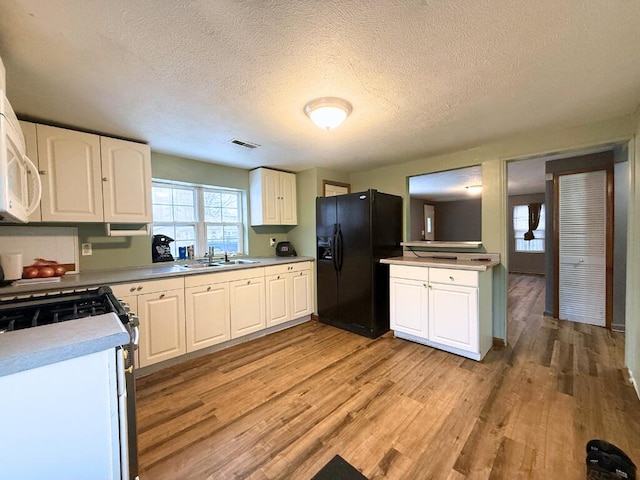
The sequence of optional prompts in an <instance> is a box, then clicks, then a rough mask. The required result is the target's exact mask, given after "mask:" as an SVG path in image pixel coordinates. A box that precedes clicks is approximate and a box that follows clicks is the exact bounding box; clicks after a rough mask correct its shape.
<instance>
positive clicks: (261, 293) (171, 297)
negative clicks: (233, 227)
mask: <svg viewBox="0 0 640 480" xmlns="http://www.w3.org/2000/svg"><path fill="white" fill-rule="evenodd" d="M311 279H312V276H311V262H297V263H293V264H284V265H276V266H271V267H257V268H248V269H238V270H228V271H217V272H215V273H206V274H199V275H187V276H184V277H179V278H178V277H173V278H168V279H163V280H150V281H146V282H136V283H127V284H117V285H112V286H111V289H112V290H113V293H114V294H115V295H116V296H117V297H118V298H119V299H121V300H122V301H124V302H126V303H128V304H129V307H130V309H131V311H132V312H134V313H136V314H137V315H138V317H139V319H140V344H139V347H138V351H137V356H136V366H138V367H147V366H149V365H153V364H155V363H158V362H162V361H164V360H169V359H171V358H175V357H178V356H180V355H183V354H185V353H190V352H194V351H196V350H200V349H203V348H206V347H211V346H213V345H217V344H219V343H223V342H226V341H229V340H231V339H236V338H240V337H242V336H244V335H248V334H250V333H254V332H259V331H260V330H264V329H265V328H267V327H271V326H274V325H277V324H279V323H283V322H286V321H288V320H294V319H298V318H301V317H304V316H307V315H310V314H311V313H313V283H312V280H311ZM267 312H268V313H267Z"/></svg>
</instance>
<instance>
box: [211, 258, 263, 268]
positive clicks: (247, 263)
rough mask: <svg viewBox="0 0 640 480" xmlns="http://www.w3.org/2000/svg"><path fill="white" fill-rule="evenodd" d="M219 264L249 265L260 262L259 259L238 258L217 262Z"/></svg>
mask: <svg viewBox="0 0 640 480" xmlns="http://www.w3.org/2000/svg"><path fill="white" fill-rule="evenodd" d="M215 263H216V264H217V265H222V266H224V265H249V264H252V263H260V262H258V260H242V259H238V260H227V261H226V262H225V261H220V262H215Z"/></svg>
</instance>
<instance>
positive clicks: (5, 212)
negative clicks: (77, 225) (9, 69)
mask: <svg viewBox="0 0 640 480" xmlns="http://www.w3.org/2000/svg"><path fill="white" fill-rule="evenodd" d="M41 189H42V186H41V184H40V175H39V174H38V169H37V168H36V166H35V165H34V164H33V162H32V161H31V160H29V158H28V157H27V155H26V146H25V142H24V135H23V134H22V129H21V128H20V124H19V123H18V119H17V117H16V114H15V113H14V112H13V109H12V108H11V104H10V103H9V100H8V99H7V96H6V95H5V92H4V91H3V90H0V221H1V222H20V223H27V222H28V221H29V215H31V213H33V212H34V211H35V209H36V208H37V207H38V204H39V203H40V194H41Z"/></svg>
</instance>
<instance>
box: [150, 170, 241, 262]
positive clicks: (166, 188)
mask: <svg viewBox="0 0 640 480" xmlns="http://www.w3.org/2000/svg"><path fill="white" fill-rule="evenodd" d="M152 196H153V199H152V203H153V233H154V235H155V234H162V235H167V236H168V237H171V238H173V239H174V240H175V241H174V242H173V243H171V253H172V255H173V257H174V258H178V247H187V246H189V245H193V246H194V254H195V255H197V256H202V255H204V254H205V253H207V252H208V251H209V247H214V248H215V254H216V255H222V254H223V253H224V252H227V253H240V254H241V253H244V242H243V239H244V225H243V223H242V219H243V215H242V192H241V191H239V190H231V189H223V188H215V187H201V186H190V185H174V184H169V183H158V182H154V184H153V188H152Z"/></svg>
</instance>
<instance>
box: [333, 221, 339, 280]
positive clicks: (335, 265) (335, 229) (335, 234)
mask: <svg viewBox="0 0 640 480" xmlns="http://www.w3.org/2000/svg"><path fill="white" fill-rule="evenodd" d="M338 228H339V227H338V224H337V223H336V224H334V225H333V238H332V239H331V242H332V247H331V262H332V263H333V269H334V270H335V271H336V272H337V271H338V249H339V248H340V246H339V244H338Z"/></svg>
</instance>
